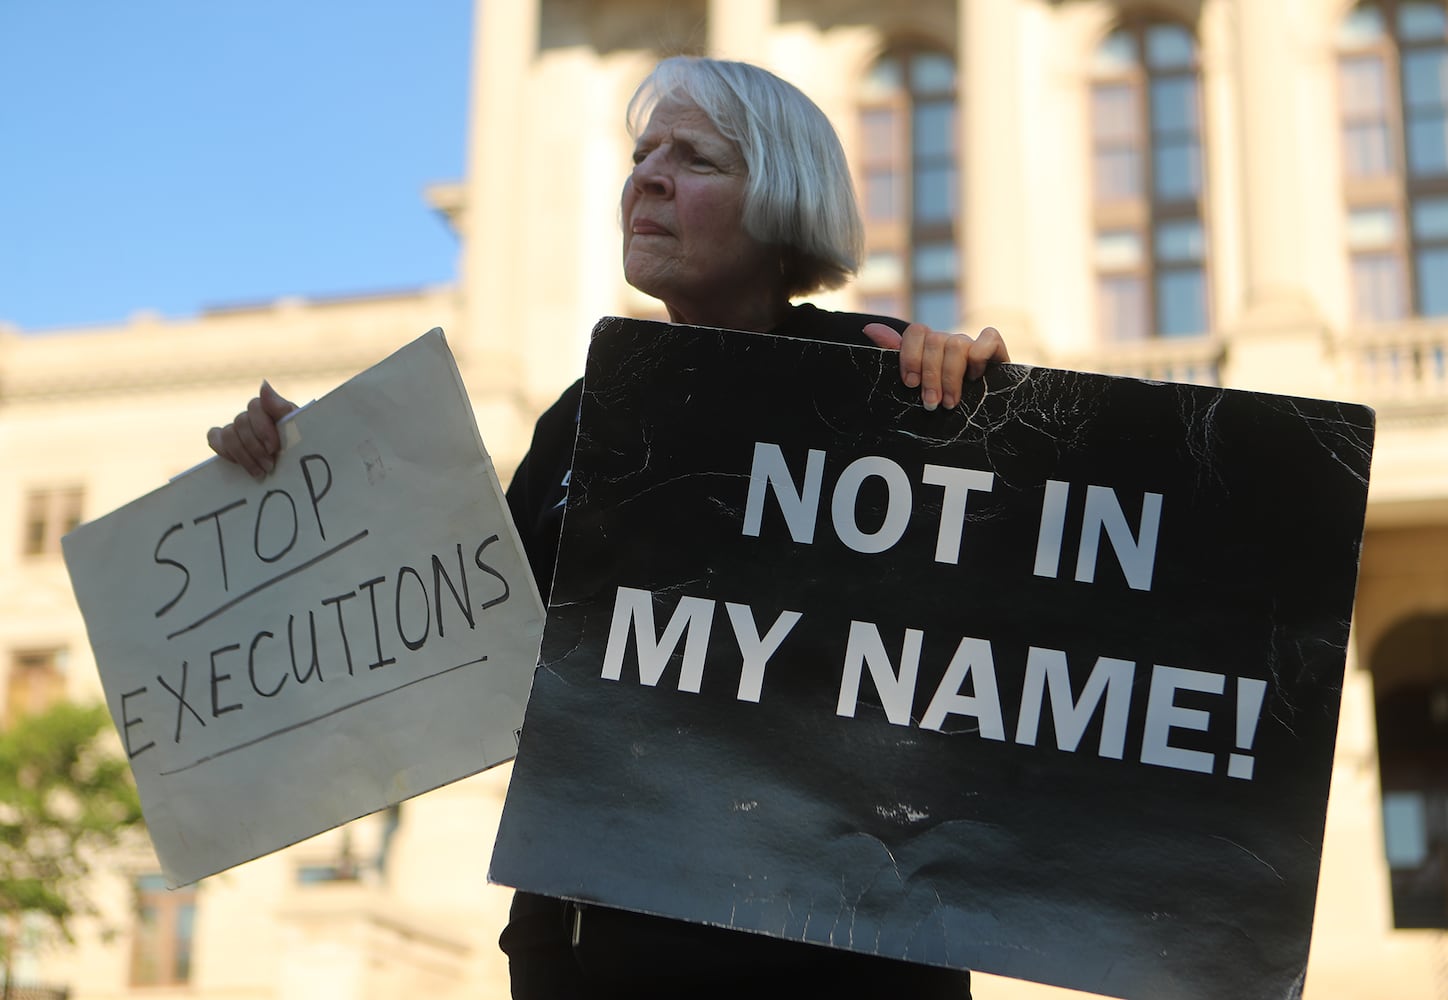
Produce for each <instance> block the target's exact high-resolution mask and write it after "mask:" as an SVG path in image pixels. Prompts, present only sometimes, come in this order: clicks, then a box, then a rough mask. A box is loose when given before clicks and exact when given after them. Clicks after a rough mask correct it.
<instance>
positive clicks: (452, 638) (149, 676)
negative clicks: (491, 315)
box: [64, 330, 543, 885]
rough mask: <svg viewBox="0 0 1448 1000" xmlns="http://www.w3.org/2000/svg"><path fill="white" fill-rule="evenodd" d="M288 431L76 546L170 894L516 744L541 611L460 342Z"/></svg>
mask: <svg viewBox="0 0 1448 1000" xmlns="http://www.w3.org/2000/svg"><path fill="white" fill-rule="evenodd" d="M281 430H282V436H283V448H282V452H281V454H280V456H279V459H278V463H277V467H276V469H275V470H274V471H273V472H272V473H271V474H270V475H269V476H267V477H266V479H265V480H263V481H261V482H257V481H254V480H253V479H252V478H251V477H250V476H248V475H247V474H246V473H245V472H243V471H242V470H241V469H240V468H238V467H236V466H233V465H231V464H230V463H227V462H222V461H219V460H218V461H213V462H210V463H208V464H206V465H203V466H201V467H200V468H198V469H196V470H195V471H193V472H191V473H188V474H187V475H185V476H182V477H180V478H179V479H177V480H175V481H173V482H171V483H170V484H168V485H166V486H164V487H162V488H161V489H159V490H156V491H155V492H153V493H151V494H148V495H147V496H144V497H142V498H141V499H139V500H136V501H134V502H133V503H130V504H128V505H126V506H125V507H122V508H121V509H120V510H117V511H115V512H113V513H111V514H108V515H106V516H105V517H102V518H100V519H98V520H96V521H93V522H90V523H88V524H85V525H82V526H81V527H79V528H77V529H76V530H75V531H74V532H72V533H71V534H70V535H68V536H67V537H66V538H65V540H64V549H65V560H66V565H67V567H68V569H69V571H70V576H71V581H72V585H73V587H74V589H75V594H76V598H77V600H78V601H79V603H80V607H81V612H82V614H83V615H84V617H85V622H86V628H87V630H88V632H89V633H90V640H91V645H92V647H93V648H94V650H95V655H96V662H97V664H98V666H99V669H100V673H101V680H102V682H103V684H104V687H105V692H106V701H107V703H108V705H109V707H110V712H111V717H112V719H113V720H114V721H115V724H116V728H117V730H118V731H119V733H120V736H121V740H122V743H123V745H124V748H125V751H126V753H127V755H128V756H129V758H130V762H131V767H132V770H133V771H134V773H135V776H136V783H137V786H138V787H139V790H140V794H141V804H142V808H143V810H144V812H145V816H146V823H147V826H148V828H149V829H150V832H151V838H152V840H153V842H154V844H155V847H156V853H157V855H158V857H159V858H160V860H161V864H162V867H163V868H164V869H165V871H166V875H167V878H168V880H169V881H170V882H171V884H172V885H181V884H185V883H188V882H193V881H195V880H196V879H199V878H201V877H203V876H206V875H210V874H213V873H215V872H218V871H221V870H223V869H225V868H229V867H231V866H233V865H236V864H239V863H241V862H243V861H247V860H250V859H252V858H256V857H259V856H261V855H263V854H267V853H269V852H271V851H275V850H277V849H279V848H281V847H285V846H287V845H288V844H292V843H295V842H297V841H299V840H302V839H304V838H306V837H310V836H312V835H314V834H317V833H320V832H322V831H324V830H328V829H331V828H332V827H335V826H337V825H339V824H341V823H345V822H347V821H349V820H352V819H356V818H357V817H359V816H363V815H366V814H367V813H370V812H373V811H376V810H378V809H381V808H383V807H385V806H387V805H390V804H392V803H395V802H398V801H401V800H403V799H406V798H408V797H410V796H413V795H417V794H419V793H421V792H425V791H427V790H429V789H432V788H436V787H438V786H440V785H444V784H447V783H448V782H451V781H455V780H457V779H458V778H461V777H464V776H466V775H469V774H473V773H475V772H477V771H481V770H483V769H484V768H486V767H489V766H491V765H493V764H497V763H499V762H501V761H504V760H507V759H509V758H511V757H512V756H513V753H514V751H515V750H516V746H517V743H516V735H515V734H516V731H517V730H518V727H519V726H520V725H521V724H522V718H523V705H524V703H525V701H526V700H527V696H528V688H529V685H530V683H531V681H532V676H533V669H534V666H535V664H536V659H537V651H538V642H539V637H540V635H541V634H542V629H543V607H542V602H541V601H540V600H539V598H538V593H537V589H536V587H535V586H534V584H533V579H532V576H531V574H530V573H529V571H528V564H527V561H526V559H525V558H524V557H523V554H522V550H521V548H520V546H519V545H518V542H517V538H516V535H515V533H514V530H513V524H512V521H511V519H510V518H509V516H508V512H507V507H506V504H505V502H504V499H503V494H502V490H501V488H500V486H499V484H498V479H497V475H496V473H495V472H494V470H493V465H492V462H491V460H490V459H489V457H488V454H487V452H486V450H485V449H484V447H483V442H482V439H481V438H480V437H479V436H478V431H477V427H476V425H475V423H474V421H473V416H472V410H471V407H470V406H469V404H468V401H467V396H466V394H465V391H464V389H463V384H462V380H461V378H460V377H459V375H458V371H457V366H456V364H455V363H454V361H453V358H452V354H451V353H450V352H449V351H448V348H447V344H446V341H445V340H444V338H443V335H442V331H441V330H433V331H431V332H430V333H428V334H426V335H424V336H422V337H420V338H418V339H417V340H416V341H414V342H413V343H411V344H409V345H408V346H406V347H404V348H403V349H402V350H400V351H398V352H397V353H395V354H394V355H392V356H391V357H390V358H388V359H387V360H385V361H383V362H382V363H381V364H379V365H377V366H375V367H373V368H371V369H369V370H367V371H365V372H363V373H362V374H360V375H358V376H357V377H356V378H354V379H352V380H351V381H349V382H347V383H346V384H345V385H343V386H341V387H340V388H338V389H336V390H335V391H333V392H331V393H329V394H328V395H326V396H325V397H323V398H322V399H320V400H318V401H317V402H315V403H313V404H312V405H311V406H309V407H307V408H306V409H304V410H302V411H300V412H298V413H297V414H296V415H295V416H294V417H292V418H291V419H290V420H288V421H286V422H285V423H284V424H283V425H282V428H281ZM197 435H198V438H199V437H200V430H199V429H198V432H197Z"/></svg>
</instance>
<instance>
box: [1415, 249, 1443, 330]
mask: <svg viewBox="0 0 1448 1000" xmlns="http://www.w3.org/2000/svg"><path fill="white" fill-rule="evenodd" d="M1417 271H1418V312H1419V313H1420V314H1421V315H1423V316H1448V249H1444V248H1434V249H1431V250H1419V251H1418V268H1417Z"/></svg>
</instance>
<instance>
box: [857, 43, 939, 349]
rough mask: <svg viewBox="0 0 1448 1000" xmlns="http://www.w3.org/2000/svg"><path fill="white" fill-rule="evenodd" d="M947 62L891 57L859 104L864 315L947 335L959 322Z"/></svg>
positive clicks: (927, 54)
mask: <svg viewBox="0 0 1448 1000" xmlns="http://www.w3.org/2000/svg"><path fill="white" fill-rule="evenodd" d="M956 117H957V116H956V92H955V61H954V60H953V59H952V58H951V57H950V56H949V55H946V54H944V53H941V52H933V51H926V50H906V49H901V50H897V51H894V52H892V53H890V54H888V55H886V56H884V57H883V58H881V59H880V60H879V61H878V62H877V63H875V65H874V67H873V69H872V70H871V72H870V75H869V77H868V78H867V79H866V81H865V86H864V93H863V94H862V97H861V102H860V124H861V129H860V135H861V137H862V141H863V144H864V148H863V149H862V150H861V151H860V155H859V157H858V162H859V164H860V169H861V173H862V177H861V180H862V183H863V188H864V190H863V199H862V200H863V205H862V206H861V207H862V210H863V212H864V217H865V261H864V266H863V267H862V268H861V269H860V279H859V290H860V294H861V298H862V302H861V305H862V308H863V309H864V310H865V311H866V312H873V313H883V314H885V315H890V316H899V317H901V318H904V319H909V320H916V321H919V322H922V323H926V324H928V325H930V326H932V327H935V328H936V329H941V330H951V329H954V328H955V327H956V326H957V325H958V323H959V321H960V314H961V295H960V253H959V249H958V245H957V242H956V227H955V219H956V215H957V205H958V199H959V193H958V188H959V184H958V182H957V176H958V174H957V169H956V157H957V148H958V147H957V130H956Z"/></svg>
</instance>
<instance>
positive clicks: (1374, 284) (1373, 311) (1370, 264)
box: [1352, 254, 1407, 323]
mask: <svg viewBox="0 0 1448 1000" xmlns="http://www.w3.org/2000/svg"><path fill="white" fill-rule="evenodd" d="M1352 285H1353V312H1354V314H1355V316H1356V318H1357V319H1358V320H1360V321H1363V322H1377V323H1388V322H1392V321H1394V320H1399V319H1402V318H1403V317H1404V315H1406V313H1407V310H1406V309H1405V308H1404V301H1403V273H1402V267H1401V264H1400V262H1399V258H1398V257H1397V256H1395V255H1392V254H1356V255H1354V256H1353V258H1352Z"/></svg>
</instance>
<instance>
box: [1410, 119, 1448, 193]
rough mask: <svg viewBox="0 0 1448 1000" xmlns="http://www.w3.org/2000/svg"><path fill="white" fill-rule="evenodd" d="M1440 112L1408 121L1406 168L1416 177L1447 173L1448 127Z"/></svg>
mask: <svg viewBox="0 0 1448 1000" xmlns="http://www.w3.org/2000/svg"><path fill="white" fill-rule="evenodd" d="M1444 125H1445V122H1444V118H1443V116H1442V115H1441V114H1439V115H1433V116H1432V117H1425V118H1414V119H1412V120H1410V121H1409V122H1408V168H1409V170H1410V171H1411V172H1412V173H1413V175H1414V176H1416V177H1436V176H1438V175H1441V174H1444V173H1448V128H1445V127H1444Z"/></svg>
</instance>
